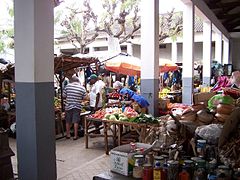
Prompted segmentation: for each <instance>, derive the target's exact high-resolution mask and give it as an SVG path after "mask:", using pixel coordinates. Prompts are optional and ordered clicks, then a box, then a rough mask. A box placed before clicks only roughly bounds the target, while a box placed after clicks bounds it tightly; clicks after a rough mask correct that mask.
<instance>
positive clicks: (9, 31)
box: [0, 3, 14, 54]
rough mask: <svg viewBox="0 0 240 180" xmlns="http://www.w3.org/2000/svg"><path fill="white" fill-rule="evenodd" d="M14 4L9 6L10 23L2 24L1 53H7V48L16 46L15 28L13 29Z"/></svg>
mask: <svg viewBox="0 0 240 180" xmlns="http://www.w3.org/2000/svg"><path fill="white" fill-rule="evenodd" d="M13 16H14V10H13V4H12V3H11V4H9V6H7V22H8V23H9V24H4V25H2V26H3V27H1V26H0V54H2V53H6V50H7V49H13V48H14V40H13V38H14V29H13Z"/></svg>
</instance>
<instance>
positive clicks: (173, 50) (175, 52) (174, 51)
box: [172, 41, 178, 63]
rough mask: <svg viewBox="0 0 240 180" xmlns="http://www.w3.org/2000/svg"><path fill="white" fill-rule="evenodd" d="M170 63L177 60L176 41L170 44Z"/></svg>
mask: <svg viewBox="0 0 240 180" xmlns="http://www.w3.org/2000/svg"><path fill="white" fill-rule="evenodd" d="M172 61H173V62H174V63H176V62H178V58H177V42H176V41H174V42H172Z"/></svg>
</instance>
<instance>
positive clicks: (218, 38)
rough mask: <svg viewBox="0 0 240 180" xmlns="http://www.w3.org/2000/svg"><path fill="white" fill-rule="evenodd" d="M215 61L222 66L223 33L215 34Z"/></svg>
mask: <svg viewBox="0 0 240 180" xmlns="http://www.w3.org/2000/svg"><path fill="white" fill-rule="evenodd" d="M215 60H216V61H217V62H219V63H220V64H222V33H221V32H216V33H215Z"/></svg>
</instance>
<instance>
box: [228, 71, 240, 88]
mask: <svg viewBox="0 0 240 180" xmlns="http://www.w3.org/2000/svg"><path fill="white" fill-rule="evenodd" d="M230 81H231V84H232V85H231V87H232V88H238V89H240V71H234V72H233V73H232V76H231V78H230Z"/></svg>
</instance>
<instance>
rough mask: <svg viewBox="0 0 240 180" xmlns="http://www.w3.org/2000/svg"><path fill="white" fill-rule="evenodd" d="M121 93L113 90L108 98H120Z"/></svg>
mask: <svg viewBox="0 0 240 180" xmlns="http://www.w3.org/2000/svg"><path fill="white" fill-rule="evenodd" d="M119 97H120V94H118V93H116V92H112V93H109V94H108V98H109V99H119Z"/></svg>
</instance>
